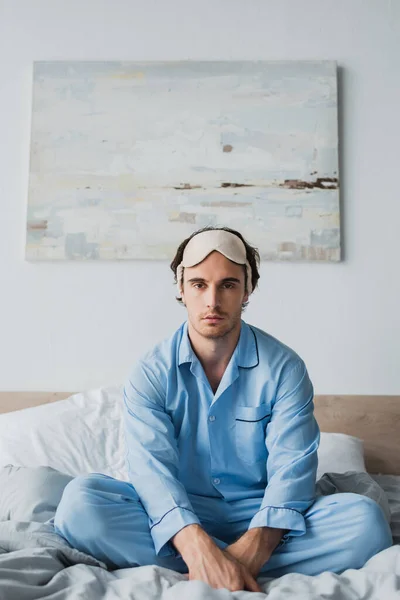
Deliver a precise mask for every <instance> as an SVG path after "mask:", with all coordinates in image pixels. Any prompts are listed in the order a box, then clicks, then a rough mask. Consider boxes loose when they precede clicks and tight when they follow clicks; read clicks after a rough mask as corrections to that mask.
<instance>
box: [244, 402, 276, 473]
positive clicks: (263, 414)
mask: <svg viewBox="0 0 400 600" xmlns="http://www.w3.org/2000/svg"><path fill="white" fill-rule="evenodd" d="M270 419H271V411H270V408H269V407H268V406H266V405H262V406H237V407H236V412H235V420H236V450H237V453H238V456H239V458H241V459H242V460H243V461H244V462H246V463H249V464H251V463H254V462H258V461H260V460H265V459H266V457H267V450H266V447H265V428H266V426H267V424H268V423H269V421H270Z"/></svg>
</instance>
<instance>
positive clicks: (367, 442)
mask: <svg viewBox="0 0 400 600" xmlns="http://www.w3.org/2000/svg"><path fill="white" fill-rule="evenodd" d="M72 393H73V392H0V413H6V412H11V411H14V410H19V409H21V408H29V407H32V406H39V405H40V404H48V403H50V402H56V401H58V400H63V399H64V398H67V397H68V396H70V395H71V394H72ZM314 402H315V416H316V418H317V421H318V423H319V426H320V429H321V431H328V432H337V433H347V434H349V435H354V436H356V437H358V438H361V439H362V440H364V447H365V462H366V465H367V470H368V471H369V473H391V474H393V475H400V396H339V395H338V396H318V395H317V396H315V400H314Z"/></svg>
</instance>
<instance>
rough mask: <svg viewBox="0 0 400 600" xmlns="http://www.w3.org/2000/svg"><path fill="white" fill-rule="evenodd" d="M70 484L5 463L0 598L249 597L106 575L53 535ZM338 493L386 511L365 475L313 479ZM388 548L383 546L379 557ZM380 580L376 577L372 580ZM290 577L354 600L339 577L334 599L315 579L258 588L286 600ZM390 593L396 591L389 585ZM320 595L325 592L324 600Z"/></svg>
mask: <svg viewBox="0 0 400 600" xmlns="http://www.w3.org/2000/svg"><path fill="white" fill-rule="evenodd" d="M70 479H71V478H70V477H69V476H67V475H64V474H62V473H59V472H58V471H55V470H54V469H51V468H50V467H40V468H38V469H30V468H23V467H12V466H9V467H5V468H3V469H2V470H0V600H33V599H37V598H48V599H51V600H78V599H80V598H82V599H85V600H103V599H104V600H117V599H122V598H124V600H125V599H133V600H149V599H151V600H153V599H154V600H155V599H156V598H157V599H159V598H162V599H163V600H172V599H174V600H175V599H176V598H178V599H180V598H182V600H183V599H184V598H187V597H189V596H191V597H193V600H198V599H200V598H215V599H217V598H218V599H221V600H222V599H227V598H232V599H233V598H236V599H240V600H241V599H242V598H243V599H244V598H248V597H250V596H249V594H250V593H249V592H235V593H232V594H230V593H227V592H226V590H225V591H224V590H211V589H210V588H209V587H208V586H207V585H206V584H203V583H202V582H188V581H186V578H185V576H184V575H181V574H178V573H175V572H173V571H169V570H167V569H162V568H161V567H155V566H154V567H153V566H149V567H138V568H131V569H119V570H116V571H113V572H110V571H107V569H106V567H105V565H104V564H103V563H101V562H100V561H98V560H96V559H95V558H93V557H91V556H88V555H87V554H84V553H82V552H79V551H78V550H75V549H74V548H71V547H70V546H69V544H68V543H67V542H66V541H65V540H64V539H63V538H62V537H60V536H59V535H57V534H56V533H55V532H54V528H53V525H52V517H53V516H54V512H55V509H56V507H57V504H58V502H59V500H60V498H61V495H62V491H63V489H64V487H65V485H66V484H67V483H68V481H69V480H70ZM341 491H352V492H354V491H355V492H357V493H364V494H365V495H367V496H369V497H371V498H373V499H374V500H376V501H378V503H380V505H381V506H382V508H383V510H384V512H385V514H386V515H387V517H388V518H389V515H390V511H389V506H388V503H387V499H386V496H385V494H384V492H383V490H382V488H380V486H379V485H378V484H377V483H376V482H375V481H374V480H373V479H372V478H371V477H369V475H367V474H366V473H354V472H353V473H347V474H344V475H338V474H334V473H328V474H325V475H324V477H323V478H322V479H321V480H320V481H319V482H318V486H317V492H318V494H323V495H324V494H325V495H326V494H331V493H337V492H341ZM392 550H393V549H392V548H390V549H388V550H386V551H384V552H386V553H388V552H390V551H392ZM380 554H384V553H380ZM388 557H389V555H387V557H386V558H385V560H383V561H381V562H379V561H375V563H371V561H374V559H376V558H377V557H374V558H373V559H371V561H369V563H371V564H373V565H375V564H377V565H378V567H374V568H375V569H376V568H378V570H379V569H381V568H383V569H384V568H386V567H383V566H382V565H387V564H388V560H389V559H390V560H394V561H395V563H396V564H398V565H399V567H400V548H399V555H397V554H396V556H395V555H394V553H393V558H392V557H391V556H390V557H389V558H388ZM368 569H369V565H368V564H367V566H366V570H365V577H366V578H367V579H368V581H369V580H371V581H372V582H374V581H375V580H376V574H374V573H375V572H374V571H373V570H372V571H369V570H368ZM360 572H361V571H360ZM324 575H325V574H324ZM331 575H332V576H333V574H331ZM399 575H400V572H399ZM383 576H384V575H382V574H381V577H380V579H379V581H381V580H382V577H383ZM291 577H292V578H293V577H296V578H297V579H296V585H295V587H296V589H297V587H298V585H299V581H300V580H299V578H300V579H301V578H305V580H310V582H311V583H310V585H309V588H308V589H309V591H310V594H309V595H308V596H307V598H314V595H313V592H312V590H313V586H314V587H315V593H316V595H315V597H320V596H318V595H317V591H318V594H320V593H321V591H323V592H324V597H326V598H332V599H334V598H347V597H349V598H350V597H351V598H357V597H358V596H354V582H353V584H351V585H350V587H349V588H348V591H349V594H353V595H349V596H347V595H346V594H347V592H346V590H347V588H346V586H348V585H349V583H348V581H349V579H348V577H347V579H346V578H344V579H342V580H340V577H341V576H334V577H336V578H338V581H340V585H339V588H341V589H342V592H343V593H342V592H340V593H341V595H340V596H337V595H336V591H334V592H332V593H334V595H330V592H329V590H325V591H324V590H323V589H321V582H319V583H317V580H318V578H310V577H308V578H307V577H306V576H299V575H295V574H293V576H292V575H286V576H284V577H282V578H280V580H284V579H285V580H286V583H285V584H282V590H281V591H282V596H281V594H280V584H279V585H278V584H277V582H278V581H280V580H275V581H273V580H268V579H267V580H266V582H265V584H264V586H263V589H264V590H265V592H266V593H268V595H269V591H272V588H273V590H274V596H273V597H274V598H281V597H282V598H283V597H285V598H286V599H288V598H291V597H292V596H291V595H290V586H289V588H288V581H289V580H290V578H291ZM287 578H289V580H288V579H287ZM313 580H315V584H314V581H313ZM335 581H336V580H335ZM336 583H337V582H336ZM342 586H343V587H342ZM328 587H329V589H331V591H332V590H337V589H338V586H337V585H335V586H334V588H331V584H329V586H328ZM288 590H289V591H288ZM395 591H396V593H397V588H396V590H395ZM328 592H329V595H326V596H325V593H326V594H328ZM252 597H254V596H252ZM271 597H272V596H271ZM294 597H295V596H293V598H294ZM304 597H306V596H304ZM360 597H361V596H360ZM374 597H375V596H373V595H372V596H371V598H374ZM376 597H377V598H378V597H379V595H377V596H376ZM386 597H389V596H386Z"/></svg>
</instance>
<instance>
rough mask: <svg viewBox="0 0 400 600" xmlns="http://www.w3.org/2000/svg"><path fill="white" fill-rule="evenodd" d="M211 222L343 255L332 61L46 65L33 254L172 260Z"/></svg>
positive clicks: (311, 252)
mask: <svg viewBox="0 0 400 600" xmlns="http://www.w3.org/2000/svg"><path fill="white" fill-rule="evenodd" d="M206 225H217V226H218V225H225V226H228V227H232V228H234V229H238V230H239V231H240V232H241V233H242V234H243V235H244V236H245V238H246V239H247V240H248V241H249V242H250V243H251V244H253V245H255V246H257V247H258V249H259V251H260V255H261V258H262V259H263V260H284V261H288V260H289V261H338V260H340V213H339V174H338V125H337V77H336V64H335V63H334V62H331V61H300V62H299V61H291V62H281V61H277V62H266V61H242V62H234V61H232V62H230V61H228V62H214V61H202V62H195V61H182V62H159V63H157V62H143V63H134V62H100V61H97V62H80V61H78V62H64V61H61V62H60V61H51V62H36V63H34V72H33V107H32V134H31V157H30V177H29V195H28V211H27V237H26V258H27V259H29V260H123V259H155V260H156V259H168V260H171V259H172V258H173V256H174V253H175V251H176V248H177V246H178V244H179V243H180V242H181V241H182V240H183V239H184V238H185V237H186V236H188V235H190V234H191V233H192V232H193V231H195V230H196V229H199V228H201V227H204V226H206Z"/></svg>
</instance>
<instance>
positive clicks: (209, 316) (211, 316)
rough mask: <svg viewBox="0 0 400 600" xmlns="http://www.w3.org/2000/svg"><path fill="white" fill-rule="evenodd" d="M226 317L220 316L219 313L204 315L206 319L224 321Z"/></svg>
mask: <svg viewBox="0 0 400 600" xmlns="http://www.w3.org/2000/svg"><path fill="white" fill-rule="evenodd" d="M223 318H224V317H220V316H219V315H208V317H204V320H205V321H222V319H223Z"/></svg>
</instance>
